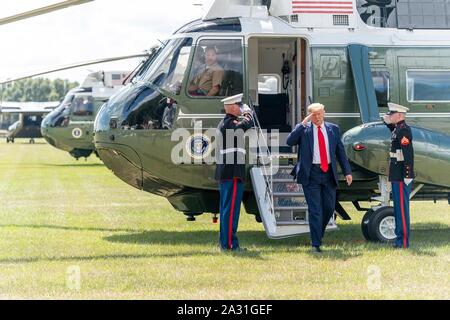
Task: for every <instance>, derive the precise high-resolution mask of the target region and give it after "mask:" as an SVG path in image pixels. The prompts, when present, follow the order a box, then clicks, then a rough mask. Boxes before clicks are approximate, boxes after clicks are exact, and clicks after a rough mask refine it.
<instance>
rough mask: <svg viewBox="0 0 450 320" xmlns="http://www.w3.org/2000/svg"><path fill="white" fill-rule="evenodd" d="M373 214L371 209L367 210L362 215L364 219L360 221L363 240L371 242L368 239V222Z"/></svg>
mask: <svg viewBox="0 0 450 320" xmlns="http://www.w3.org/2000/svg"><path fill="white" fill-rule="evenodd" d="M373 213H374V211H373V209H369V210H367V212H366V214H365V215H364V217H363V218H362V221H361V231H362V234H363V236H364V238H365V239H366V240H368V241H372V239H371V238H370V235H369V222H370V219H371V217H372V215H373Z"/></svg>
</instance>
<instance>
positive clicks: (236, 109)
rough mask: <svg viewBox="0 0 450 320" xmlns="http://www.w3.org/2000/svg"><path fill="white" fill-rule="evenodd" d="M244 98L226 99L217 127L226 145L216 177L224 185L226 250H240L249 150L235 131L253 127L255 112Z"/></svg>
mask: <svg viewBox="0 0 450 320" xmlns="http://www.w3.org/2000/svg"><path fill="white" fill-rule="evenodd" d="M242 96H243V94H238V95H235V96H232V97H229V98H226V99H223V100H222V102H223V103H224V107H225V112H226V115H225V117H224V119H223V120H222V121H221V122H220V123H219V126H218V127H217V130H218V138H219V139H221V142H222V144H221V145H220V143H219V145H220V148H219V150H218V161H217V166H216V174H215V177H216V180H218V181H219V186H220V239H219V241H220V247H221V248H222V249H223V250H240V247H239V241H238V238H237V235H236V233H237V228H238V222H239V213H240V208H241V201H242V195H243V193H244V181H245V153H246V150H245V147H243V141H240V142H239V141H237V140H238V139H237V138H235V137H236V136H237V137H239V135H235V132H236V130H242V131H246V130H248V129H250V128H252V127H253V117H252V114H251V109H250V108H249V107H248V106H246V105H242ZM240 115H243V118H242V119H239V118H238V116H240ZM227 135H230V136H228V137H227ZM230 141H231V143H230ZM227 142H228V143H227Z"/></svg>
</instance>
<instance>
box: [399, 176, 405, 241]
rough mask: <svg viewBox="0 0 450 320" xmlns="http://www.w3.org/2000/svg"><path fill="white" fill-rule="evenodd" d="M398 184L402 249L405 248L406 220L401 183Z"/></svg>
mask: <svg viewBox="0 0 450 320" xmlns="http://www.w3.org/2000/svg"><path fill="white" fill-rule="evenodd" d="M399 183H400V208H401V210H402V223H403V248H406V220H405V206H404V205H403V182H399Z"/></svg>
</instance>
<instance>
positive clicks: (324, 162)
mask: <svg viewBox="0 0 450 320" xmlns="http://www.w3.org/2000/svg"><path fill="white" fill-rule="evenodd" d="M317 130H318V131H317V136H318V138H319V152H320V169H322V171H323V172H327V171H328V157H327V147H326V145H325V137H324V136H323V133H322V130H321V128H320V127H317Z"/></svg>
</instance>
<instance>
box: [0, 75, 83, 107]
mask: <svg viewBox="0 0 450 320" xmlns="http://www.w3.org/2000/svg"><path fill="white" fill-rule="evenodd" d="M77 86H79V84H78V82H70V81H69V80H63V79H55V80H50V79H47V78H35V79H24V80H19V81H15V82H14V83H12V84H8V85H6V86H4V87H3V90H2V92H1V99H2V100H3V101H17V102H29V101H39V102H46V101H58V100H62V99H63V98H64V96H65V95H66V94H67V92H68V91H69V90H71V89H73V88H75V87H77Z"/></svg>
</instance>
